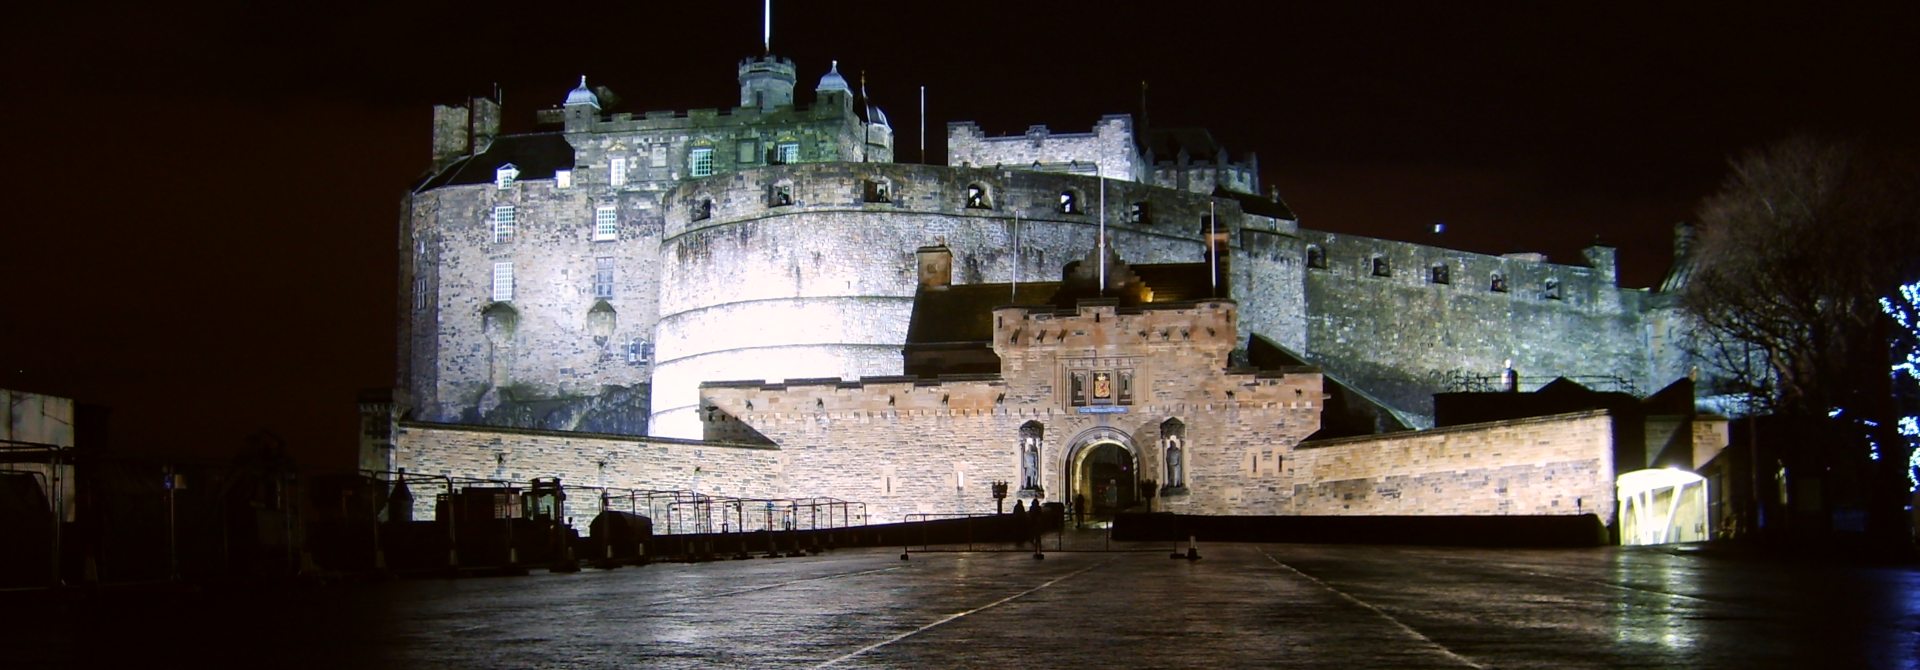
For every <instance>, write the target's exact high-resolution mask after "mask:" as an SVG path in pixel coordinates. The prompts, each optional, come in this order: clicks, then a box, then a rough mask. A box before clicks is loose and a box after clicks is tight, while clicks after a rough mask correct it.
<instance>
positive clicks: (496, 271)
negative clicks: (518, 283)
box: [493, 261, 513, 302]
mask: <svg viewBox="0 0 1920 670" xmlns="http://www.w3.org/2000/svg"><path fill="white" fill-rule="evenodd" d="M511 300H513V261H494V262H493V301H494V302H508V301H511Z"/></svg>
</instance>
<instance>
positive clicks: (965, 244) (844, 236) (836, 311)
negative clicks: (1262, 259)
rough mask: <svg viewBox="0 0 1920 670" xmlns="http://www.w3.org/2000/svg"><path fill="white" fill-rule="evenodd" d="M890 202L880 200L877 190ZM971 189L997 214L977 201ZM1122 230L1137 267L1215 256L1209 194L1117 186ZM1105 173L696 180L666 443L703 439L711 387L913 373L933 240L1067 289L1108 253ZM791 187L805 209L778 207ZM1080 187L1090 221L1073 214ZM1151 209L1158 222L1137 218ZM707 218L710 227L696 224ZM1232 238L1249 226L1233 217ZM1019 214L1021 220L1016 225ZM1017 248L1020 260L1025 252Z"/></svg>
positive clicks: (674, 309) (664, 299) (676, 313)
mask: <svg viewBox="0 0 1920 670" xmlns="http://www.w3.org/2000/svg"><path fill="white" fill-rule="evenodd" d="M869 182H880V183H884V184H886V187H887V189H888V192H889V193H890V200H891V201H890V202H883V203H875V202H866V193H867V188H868V187H867V184H868V183H869ZM970 185H981V186H984V187H985V188H986V189H987V190H988V193H989V200H990V203H989V204H990V207H989V208H985V209H971V208H968V207H966V195H967V189H968V187H969V186H970ZM1105 187H1106V189H1107V212H1108V217H1107V230H1108V235H1109V238H1110V239H1111V240H1112V243H1113V245H1114V247H1115V248H1116V249H1117V250H1118V251H1119V253H1120V254H1121V255H1122V256H1123V257H1124V258H1126V259H1127V260H1128V261H1130V262H1135V263H1166V262H1192V261H1195V260H1199V259H1201V258H1203V257H1204V256H1203V251H1202V249H1203V247H1202V244H1201V241H1200V229H1201V222H1202V221H1203V220H1204V216H1205V214H1206V212H1207V204H1206V199H1205V198H1203V197H1198V196H1194V195H1190V194H1183V193H1177V192H1172V191H1167V190H1164V189H1155V188H1152V187H1148V186H1144V185H1140V184H1132V183H1127V182H1119V181H1114V180H1106V181H1105ZM1100 188H1101V180H1098V179H1095V178H1093V177H1086V176H1079V175H1070V174H1052V173H1035V172H1027V171H1019V170H994V169H964V168H958V169H956V168H941V167H930V166H916V165H892V164H871V163H829V164H818V165H798V166H776V167H769V168H762V169H756V170H749V171H745V172H740V173H736V174H729V175H723V176H720V177H715V178H711V179H705V180H697V181H693V182H688V183H687V184H685V185H683V186H682V187H680V188H679V189H677V190H675V191H673V192H672V193H671V194H669V195H668V197H667V199H666V203H665V210H666V223H665V225H666V232H665V238H664V240H663V243H662V255H663V257H664V263H663V266H662V268H663V269H662V273H663V274H662V281H661V291H662V294H661V298H660V299H661V303H660V304H661V318H660V322H659V326H658V329H657V340H658V343H659V348H658V351H657V355H656V361H657V365H658V367H657V371H656V373H655V377H654V382H655V383H654V386H653V393H654V396H653V397H654V401H653V408H654V410H653V412H654V417H653V421H654V422H655V423H656V424H657V426H656V428H655V429H654V434H657V435H666V436H673V437H685V438H689V439H691V438H696V437H699V436H700V435H701V433H700V432H699V431H700V427H699V425H698V423H697V422H696V421H695V417H694V416H693V412H694V409H695V408H696V407H697V405H698V398H697V394H696V389H697V386H698V385H699V384H700V383H701V382H706V381H719V380H730V379H776V380H778V379H787V378H795V377H836V378H855V377H862V376H885V375H895V374H899V373H900V371H901V357H900V346H901V345H902V344H904V342H905V340H906V327H907V324H908V321H909V320H910V317H911V314H912V300H913V293H914V290H915V287H916V286H917V275H916V267H917V266H916V259H915V256H914V250H915V249H917V248H918V247H921V246H925V245H928V244H932V243H935V242H936V241H940V240H944V241H945V243H946V245H947V246H948V247H949V248H950V249H952V251H953V259H954V260H953V274H954V280H955V282H956V283H981V282H1006V281H1012V280H1014V279H1015V278H1016V273H1017V277H1018V278H1019V279H1021V280H1032V281H1057V280H1058V279H1059V278H1060V272H1061V267H1062V266H1064V265H1065V264H1066V263H1067V262H1069V261H1072V260H1077V259H1080V258H1083V257H1085V256H1086V255H1087V253H1088V252H1089V251H1090V250H1091V249H1093V248H1094V246H1095V236H1096V233H1097V231H1098V228H1099V217H1098V209H1097V208H1098V204H1097V202H1098V195H1099V189H1100ZM776 189H784V192H785V193H786V194H787V196H788V197H789V198H790V200H791V203H790V204H785V205H775V204H774V202H773V197H774V193H775V192H776V191H775V190H776ZM1063 191H1072V192H1074V193H1076V194H1077V195H1078V197H1079V198H1080V201H1081V202H1082V203H1083V205H1084V212H1083V213H1078V214H1067V213H1062V212H1060V211H1059V195H1060V193H1061V192H1063ZM1136 201H1147V202H1150V203H1151V206H1150V211H1151V212H1154V216H1153V217H1152V218H1151V219H1149V220H1148V221H1147V222H1145V223H1138V222H1130V221H1127V220H1126V217H1125V216H1124V214H1125V212H1126V211H1127V206H1128V204H1129V203H1132V202H1136ZM696 211H704V212H705V213H706V214H707V215H708V218H705V219H696V218H695V215H694V212H696ZM1219 212H1220V217H1221V221H1222V225H1221V228H1222V229H1223V230H1232V229H1234V228H1237V227H1238V226H1240V225H1241V223H1242V220H1243V218H1244V217H1243V216H1242V215H1241V214H1240V212H1239V210H1238V208H1237V207H1221V208H1220V209H1219ZM1016 219H1017V221H1016ZM1016 250H1017V251H1016Z"/></svg>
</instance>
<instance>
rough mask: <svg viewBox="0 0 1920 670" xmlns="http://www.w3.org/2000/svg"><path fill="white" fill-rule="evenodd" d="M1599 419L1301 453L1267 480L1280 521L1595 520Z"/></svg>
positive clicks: (1580, 416)
mask: <svg viewBox="0 0 1920 670" xmlns="http://www.w3.org/2000/svg"><path fill="white" fill-rule="evenodd" d="M1614 476H1615V473H1614V464H1613V419H1612V417H1611V416H1609V415H1608V414H1607V413H1606V412H1604V411H1593V412H1580V413H1575V414H1561V415H1556V416H1549V417H1538V418H1530V419H1520V420H1514V421H1498V422H1492V423H1480V424H1470V425H1465V426H1452V427H1447V428H1439V429H1434V430H1425V431H1418V432H1410V433H1395V434H1389V435H1377V436H1366V437H1353V438H1344V439H1335V440H1318V441H1313V442H1306V443H1302V444H1301V445H1300V447H1299V448H1298V449H1296V450H1294V452H1293V453H1292V454H1290V458H1288V459H1287V461H1286V463H1285V467H1284V468H1283V469H1281V470H1279V471H1278V472H1271V473H1270V474H1269V475H1267V477H1268V479H1267V481H1270V482H1271V483H1272V485H1273V486H1275V487H1278V488H1282V489H1286V490H1289V491H1290V492H1291V494H1290V496H1289V500H1288V503H1287V504H1286V505H1284V506H1283V507H1282V512H1281V513H1285V514H1302V515H1333V516H1345V515H1521V514H1524V515H1563V514H1582V513H1591V514H1598V515H1600V518H1601V520H1602V521H1604V522H1607V523H1611V522H1612V520H1613V512H1614V504H1613V496H1614V488H1613V484H1614V482H1613V480H1614Z"/></svg>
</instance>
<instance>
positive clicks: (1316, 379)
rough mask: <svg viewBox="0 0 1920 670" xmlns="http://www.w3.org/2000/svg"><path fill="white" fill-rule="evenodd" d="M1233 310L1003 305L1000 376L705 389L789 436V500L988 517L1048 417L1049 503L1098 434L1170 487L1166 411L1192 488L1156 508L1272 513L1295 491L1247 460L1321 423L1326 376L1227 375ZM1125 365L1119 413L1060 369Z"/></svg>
mask: <svg viewBox="0 0 1920 670" xmlns="http://www.w3.org/2000/svg"><path fill="white" fill-rule="evenodd" d="M1233 314H1234V309H1233V303H1231V302H1229V301H1207V302H1203V303H1200V304H1198V305H1193V306H1189V307H1186V308H1179V309H1145V310H1118V309H1116V308H1115V307H1113V306H1111V305H1104V306H1096V305H1093V304H1083V305H1082V306H1081V308H1080V309H1079V310H1077V311H1072V312H1064V313H1056V312H1053V311H1052V310H1041V311H1037V312H1029V311H1028V310H1026V309H1021V308H1004V309H1001V310H997V311H996V312H995V318H996V320H998V321H1000V323H1001V326H1000V327H999V328H997V330H998V331H999V332H998V334H997V335H996V338H995V348H996V350H998V351H999V352H1000V354H1001V356H1002V360H1003V361H1004V363H1003V368H1002V369H1003V375H1002V376H1001V377H1000V378H997V379H978V380H944V381H927V380H919V381H916V380H910V379H900V378H894V379H866V380H860V381H834V380H810V381H803V382H794V383H788V384H762V383H758V382H751V383H738V382H736V383H727V384H710V385H708V386H705V387H703V388H702V394H703V398H704V399H705V400H706V401H707V402H709V403H711V404H712V405H713V406H715V407H718V408H719V409H720V411H722V412H724V413H726V414H729V415H731V416H733V417H736V418H737V419H738V420H740V421H742V422H745V423H747V424H749V425H751V426H752V427H753V428H754V429H755V430H757V431H759V432H760V433H761V434H763V435H765V436H767V437H768V438H770V439H772V441H773V442H774V443H775V444H777V445H779V447H780V448H781V449H782V453H783V454H785V455H786V459H785V463H786V481H787V482H788V486H789V493H790V495H795V496H810V495H832V496H838V497H842V498H848V499H853V500H860V501H863V502H866V503H868V504H869V506H870V509H871V510H872V511H873V514H874V517H873V518H875V519H877V520H888V521H891V520H897V519H901V518H904V517H905V515H907V514H914V513H953V512H986V511H991V510H992V509H993V508H994V501H993V498H992V497H991V490H990V484H991V482H992V481H994V480H1002V481H1009V482H1017V481H1018V480H1019V479H1020V468H1021V463H1020V450H1019V435H1020V427H1021V426H1022V425H1024V424H1026V423H1028V422H1038V423H1039V424H1041V425H1042V426H1044V433H1043V437H1042V449H1041V454H1040V460H1039V462H1040V466H1041V472H1040V481H1041V482H1042V483H1043V486H1044V487H1045V489H1046V490H1048V491H1051V492H1052V493H1051V494H1050V495H1051V498H1050V499H1051V500H1055V501H1058V500H1061V499H1063V498H1064V497H1065V495H1064V493H1063V492H1066V491H1070V490H1071V488H1072V483H1071V482H1069V481H1068V477H1069V473H1068V464H1069V462H1070V460H1071V459H1072V457H1073V456H1074V453H1073V452H1072V449H1073V448H1074V447H1075V446H1076V445H1077V444H1080V443H1081V440H1079V439H1078V438H1082V437H1084V436H1086V435H1087V434H1088V433H1089V432H1090V431H1095V430H1101V429H1111V430H1115V431H1118V432H1120V433H1122V434H1125V435H1126V436H1128V437H1129V438H1130V440H1131V442H1132V448H1133V449H1132V451H1133V453H1134V455H1135V458H1136V459H1137V461H1136V462H1137V466H1138V467H1139V468H1140V471H1141V472H1144V473H1146V474H1145V475H1144V476H1145V478H1150V479H1155V480H1156V481H1161V482H1163V483H1164V482H1165V479H1164V477H1165V474H1164V472H1165V463H1164V462H1163V458H1162V453H1163V452H1162V451H1161V449H1160V446H1161V441H1160V438H1161V434H1160V426H1161V425H1162V423H1163V422H1165V421H1166V420H1168V419H1179V420H1180V421H1181V422H1182V423H1184V424H1185V432H1186V440H1187V449H1186V458H1185V461H1186V470H1187V475H1186V477H1187V482H1188V487H1187V489H1186V490H1185V491H1184V492H1179V493H1176V494H1174V495H1172V496H1171V497H1168V498H1165V499H1163V500H1161V501H1160V502H1159V503H1157V506H1158V507H1160V508H1164V509H1173V510H1176V511H1184V512H1189V513H1197V514H1265V513H1273V512H1272V510H1275V509H1277V508H1278V506H1279V505H1281V504H1282V503H1283V502H1284V501H1285V500H1286V498H1287V495H1288V494H1289V492H1288V491H1287V490H1285V489H1279V488H1274V487H1272V486H1269V485H1268V483H1267V482H1265V481H1263V480H1260V479H1258V478H1255V477H1250V476H1248V474H1247V469H1248V467H1249V464H1250V463H1253V462H1255V460H1256V459H1258V458H1261V457H1262V456H1263V455H1266V456H1268V457H1271V455H1272V454H1275V453H1285V452H1287V451H1288V450H1290V449H1291V448H1292V447H1293V445H1294V444H1295V443H1297V442H1299V441H1300V440H1301V439H1304V438H1305V437H1306V436H1307V435H1310V434H1312V433H1313V432H1314V431H1315V430H1318V429H1319V412H1320V410H1319V407H1320V401H1321V398H1320V395H1321V391H1320V389H1321V384H1320V376H1319V375H1318V374H1316V373H1314V372H1312V371H1310V370H1304V369H1303V370H1297V371H1289V372H1286V373H1284V374H1273V375H1255V374H1253V373H1250V372H1249V373H1233V372H1227V371H1226V370H1225V367H1226V359H1227V354H1228V352H1229V351H1231V350H1232V348H1233V347H1234V345H1235V334H1234V333H1235V328H1234V316H1233ZM1042 331H1045V332H1047V333H1049V334H1048V335H1045V336H1044V337H1043V336H1041V335H1040V333H1041V332H1042ZM1142 332H1145V333H1147V335H1145V336H1142V335H1139V333H1142ZM1163 332H1164V333H1165V336H1164V337H1163V336H1162V335H1161V333H1163ZM1114 361H1126V362H1125V363H1123V364H1121V365H1124V366H1126V367H1128V368H1129V369H1131V370H1133V372H1134V374H1135V377H1134V379H1135V382H1134V384H1135V388H1136V389H1137V391H1136V393H1137V394H1138V395H1137V396H1136V400H1135V403H1134V404H1132V405H1129V406H1126V407H1125V411H1124V412H1122V413H1082V412H1080V411H1078V409H1079V408H1075V407H1073V406H1072V405H1071V403H1070V402H1069V400H1068V398H1067V396H1066V391H1065V390H1064V387H1063V382H1062V380H1063V375H1064V374H1065V370H1067V369H1069V368H1071V367H1075V366H1083V365H1113V364H1114ZM1015 486H1016V487H1017V484H1016V485H1015ZM1008 504H1009V505H1010V504H1011V501H1009V503H1008Z"/></svg>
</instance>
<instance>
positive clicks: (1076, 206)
mask: <svg viewBox="0 0 1920 670" xmlns="http://www.w3.org/2000/svg"><path fill="white" fill-rule="evenodd" d="M1060 213H1061V214H1083V213H1085V212H1083V211H1082V210H1081V209H1080V193H1079V192H1077V191H1075V190H1073V189H1067V190H1064V191H1061V192H1060Z"/></svg>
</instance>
